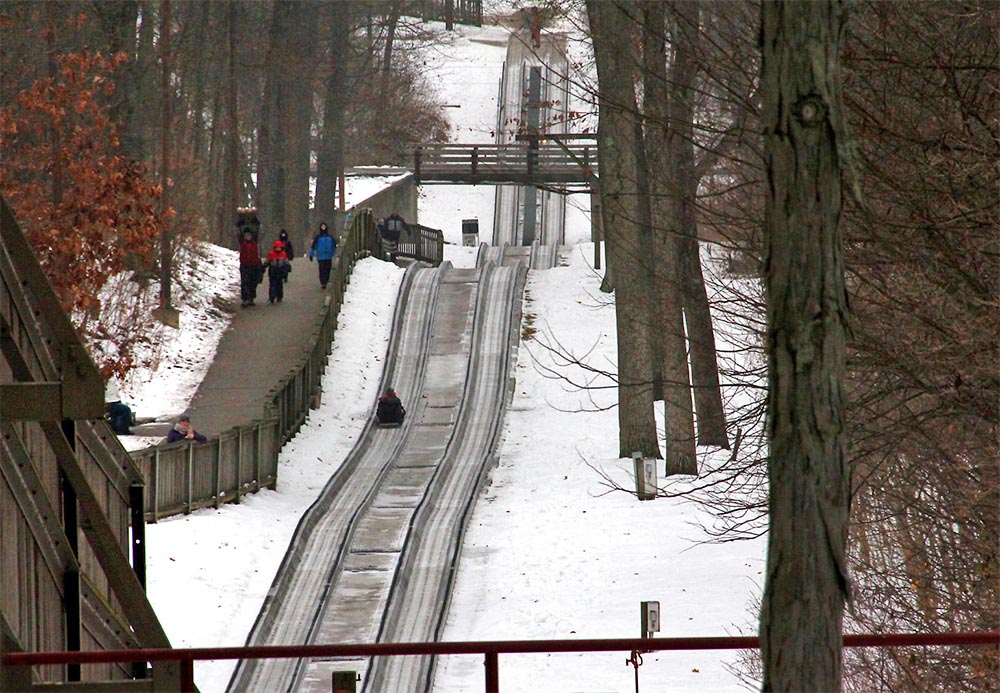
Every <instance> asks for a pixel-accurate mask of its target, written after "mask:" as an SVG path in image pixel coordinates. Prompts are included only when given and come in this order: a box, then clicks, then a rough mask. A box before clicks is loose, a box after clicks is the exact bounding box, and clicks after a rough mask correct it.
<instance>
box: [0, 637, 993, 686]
mask: <svg viewBox="0 0 1000 693" xmlns="http://www.w3.org/2000/svg"><path fill="white" fill-rule="evenodd" d="M933 645H938V646H942V645H943V646H968V645H993V646H995V647H996V646H1000V631H981V632H971V633H890V634H882V635H880V634H866V635H845V636H844V647H914V646H921V647H926V646H933ZM757 647H759V642H758V639H757V638H756V637H754V636H743V637H719V638H618V639H610V640H496V641H479V642H430V643H427V642H419V643H377V644H370V645H300V646H292V645H289V646H271V647H201V648H189V649H170V648H156V649H147V650H105V651H103V652H7V653H4V654H3V655H2V657H0V665H2V666H4V667H24V666H35V665H40V664H96V663H107V662H124V663H127V662H135V661H139V662H178V663H179V665H180V681H179V685H178V689H179V690H180V691H181V692H182V693H189V692H192V691H194V690H195V687H194V663H195V662H196V661H206V660H218V659H282V658H289V657H295V658H298V657H305V658H309V657H376V656H399V655H456V654H480V655H483V656H484V659H485V664H486V689H485V690H486V693H499V690H500V684H499V680H500V677H499V655H501V654H531V653H543V652H632V651H641V652H655V651H667V650H741V649H755V648H757Z"/></svg>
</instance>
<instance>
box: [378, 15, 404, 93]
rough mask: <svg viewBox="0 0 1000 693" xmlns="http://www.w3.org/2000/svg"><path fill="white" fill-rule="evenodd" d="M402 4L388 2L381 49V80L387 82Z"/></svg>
mask: <svg viewBox="0 0 1000 693" xmlns="http://www.w3.org/2000/svg"><path fill="white" fill-rule="evenodd" d="M402 4H403V3H402V2H401V0H392V2H390V3H389V16H388V21H387V22H386V29H385V48H384V50H383V51H382V80H383V82H387V81H388V79H389V75H390V74H392V50H393V48H394V47H395V44H396V25H397V24H398V23H399V15H400V13H401V12H402V11H403V10H402ZM386 86H388V84H386ZM388 96H389V94H388V93H385V94H383V97H386V98H387V97H388Z"/></svg>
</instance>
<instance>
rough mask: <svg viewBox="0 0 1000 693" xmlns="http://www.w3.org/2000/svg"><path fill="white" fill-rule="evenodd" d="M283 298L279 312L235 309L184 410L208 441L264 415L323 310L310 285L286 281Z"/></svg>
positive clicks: (318, 294)
mask: <svg viewBox="0 0 1000 693" xmlns="http://www.w3.org/2000/svg"><path fill="white" fill-rule="evenodd" d="M283 296H284V301H283V302H282V304H281V306H282V308H281V310H241V311H238V312H237V313H236V314H235V315H234V316H233V319H232V321H231V322H230V323H229V327H228V328H227V329H226V331H225V333H224V334H223V336H222V339H221V340H220V341H219V346H218V349H217V350H216V353H215V358H214V360H213V361H212V364H211V365H210V366H209V368H208V371H207V372H206V373H205V377H204V378H203V379H202V382H201V385H200V386H199V387H198V390H197V392H196V393H195V394H194V396H193V397H192V398H191V401H190V403H189V404H188V406H187V413H188V414H189V415H190V416H191V419H192V420H193V421H197V422H198V432H199V433H204V434H205V435H208V436H210V437H211V436H214V435H218V434H219V433H222V432H223V431H227V430H229V429H231V428H233V427H234V426H242V425H245V424H247V423H249V422H251V421H255V420H258V419H262V418H265V417H266V416H268V412H267V411H265V405H264V402H265V400H266V398H267V395H268V393H269V392H270V390H271V389H272V388H273V387H274V386H275V384H276V383H278V382H280V381H281V379H282V378H283V377H284V375H285V371H284V368H285V365H284V364H288V368H289V371H290V369H291V364H294V363H296V361H297V360H298V359H300V358H301V356H302V354H303V353H305V351H306V349H308V347H309V345H310V344H311V343H312V339H313V329H312V328H313V326H314V325H315V324H316V323H317V320H319V319H320V316H322V315H323V314H324V313H325V312H326V306H325V305H324V300H325V299H326V298H327V294H326V293H325V292H321V291H316V289H315V286H314V285H313V284H312V283H311V282H304V281H296V282H288V283H287V284H285V286H284V287H283ZM276 364H278V365H280V366H281V368H277V367H276Z"/></svg>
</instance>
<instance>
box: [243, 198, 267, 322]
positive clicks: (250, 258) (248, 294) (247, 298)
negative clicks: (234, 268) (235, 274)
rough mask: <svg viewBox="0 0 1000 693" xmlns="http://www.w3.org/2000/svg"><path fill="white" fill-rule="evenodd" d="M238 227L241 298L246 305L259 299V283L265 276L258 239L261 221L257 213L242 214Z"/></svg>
mask: <svg viewBox="0 0 1000 693" xmlns="http://www.w3.org/2000/svg"><path fill="white" fill-rule="evenodd" d="M236 228H237V232H238V233H239V238H238V243H239V248H240V299H241V301H242V303H241V305H242V306H243V307H246V306H252V305H254V302H255V301H256V300H257V285H258V284H259V283H260V282H261V280H262V279H263V278H264V275H263V274H262V271H263V268H262V266H261V262H260V246H259V245H258V241H257V239H258V238H259V237H260V221H258V219H257V215H256V214H254V215H253V216H252V217H249V218H244V215H242V214H241V215H240V220H239V221H238V222H236Z"/></svg>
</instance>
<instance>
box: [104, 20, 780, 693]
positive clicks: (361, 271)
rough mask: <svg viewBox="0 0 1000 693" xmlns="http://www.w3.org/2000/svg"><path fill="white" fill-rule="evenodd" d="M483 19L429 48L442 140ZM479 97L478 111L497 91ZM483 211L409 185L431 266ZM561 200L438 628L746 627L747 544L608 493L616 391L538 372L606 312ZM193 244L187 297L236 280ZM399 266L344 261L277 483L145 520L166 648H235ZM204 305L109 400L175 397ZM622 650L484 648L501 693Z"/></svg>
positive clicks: (601, 362) (607, 356)
mask: <svg viewBox="0 0 1000 693" xmlns="http://www.w3.org/2000/svg"><path fill="white" fill-rule="evenodd" d="M501 31H502V30H500V29H496V28H486V29H481V30H476V29H462V30H461V34H462V36H463V37H462V38H459V39H458V40H457V41H456V42H455V43H454V44H453V45H452V46H450V47H449V48H448V49H447V51H448V52H447V53H445V52H443V50H442V51H439V54H438V55H437V57H436V58H435V59H436V60H438V61H439V64H438V65H437V68H436V69H440V70H442V71H447V70H451V71H452V72H453V73H454V74H456V75H459V76H461V75H466V77H465V78H464V79H462V80H459V81H456V80H455V79H454V78H452V79H442V80H441V81H440V82H439V84H440V85H441V87H442V92H443V93H442V99H443V100H444V101H445V102H446V103H461V104H462V108H460V109H448V113H449V115H451V116H452V117H453V118H454V119H456V121H457V122H456V133H455V134H456V138H457V139H466V140H468V139H469V133H470V132H476V131H478V130H481V129H482V128H483V127H485V128H487V129H488V128H489V127H492V120H486V121H483V118H486V117H487V115H484V114H485V113H486V110H488V109H485V108H483V109H481V110H483V112H482V113H479V112H478V111H477V110H476V108H473V107H472V105H473V104H476V105H477V108H479V106H478V105H479V104H481V102H482V101H483V100H485V101H487V102H489V99H490V98H495V94H496V87H497V80H498V79H499V74H500V69H501V66H502V62H503V57H504V50H503V47H502V45H498V44H499V43H500V42H499V41H497V40H495V39H496V38H497V36H499V35H500V34H499V33H498V32H501ZM484 37H485V38H486V39H487V40H482V39H483V38H484ZM491 68H492V70H494V76H493V77H492V78H490V76H489V69H491ZM462 70H466V71H467V72H462ZM449 88H450V89H451V92H449V91H448V89H449ZM467 103H468V104H470V106H469V108H468V109H466V104H467ZM488 105H490V108H492V109H495V102H492V103H491V104H488ZM493 112H494V113H495V110H494V111H493ZM484 122H485V125H484ZM492 204H493V190H492V188H490V187H488V186H479V187H472V186H469V187H464V188H463V187H453V186H426V187H425V188H424V189H423V190H421V194H420V199H419V205H420V215H419V216H420V218H419V221H420V222H421V223H422V224H425V225H428V226H432V227H437V228H441V229H443V230H444V231H445V235H446V239H447V240H448V241H449V245H447V246H446V258H447V259H449V260H451V261H452V262H453V263H454V264H455V265H456V266H471V265H472V264H473V263H474V261H475V249H474V248H464V247H462V246H461V245H460V242H461V220H462V219H463V218H472V217H476V218H479V219H480V228H481V229H483V228H489V224H491V223H492ZM570 208H571V212H570V214H569V219H568V226H567V242H568V243H569V244H570V245H567V246H566V247H565V248H563V251H562V253H561V262H560V265H559V266H558V267H556V268H554V269H551V270H546V271H540V272H532V273H531V274H530V275H529V278H528V282H527V288H526V292H525V296H524V304H523V311H524V315H525V320H526V321H528V320H530V321H531V322H530V324H531V326H532V328H533V329H534V330H537V332H536V333H535V334H534V335H533V336H531V338H529V339H526V340H524V341H523V342H522V344H521V347H520V349H519V354H518V359H517V366H516V381H517V387H516V391H515V394H514V398H513V401H512V403H511V406H510V410H509V412H508V417H507V420H506V424H505V427H504V433H503V440H502V446H501V450H500V462H499V465H498V466H497V468H495V469H494V470H493V472H492V475H491V479H492V483H491V485H490V486H489V487H488V488H487V489H486V490H485V491H484V492H483V495H482V497H481V498H480V500H479V502H478V504H477V506H476V509H475V512H474V514H473V516H472V519H471V522H470V526H469V531H468V534H467V538H466V542H465V547H464V549H463V555H462V561H461V565H460V568H459V573H458V578H457V583H456V588H455V593H454V597H453V600H452V605H451V612H450V615H449V617H448V621H447V626H446V629H445V632H444V639H445V640H450V641H457V640H496V639H550V638H619V637H638V636H639V635H640V633H639V630H640V621H639V603H640V602H641V601H644V600H658V601H659V602H660V604H661V609H662V630H661V632H660V635H661V636H664V637H665V636H684V635H691V636H720V635H727V634H752V633H754V632H756V624H755V619H756V615H755V613H754V612H753V609H752V604H753V602H754V599H755V598H756V596H757V595H758V594H759V592H760V586H761V584H762V582H763V578H762V571H763V566H764V553H765V543H764V541H763V540H756V541H753V542H739V543H732V544H722V545H720V544H707V543H704V540H705V539H706V537H705V536H703V535H702V534H701V533H700V531H699V529H698V525H699V523H701V522H706V523H710V521H709V519H708V518H707V516H706V515H705V514H704V511H702V510H700V509H699V508H698V507H697V506H694V505H692V504H690V503H684V502H682V501H679V500H667V499H657V500H654V501H647V502H639V501H638V500H636V498H635V497H634V496H633V495H630V494H627V493H623V492H611V493H609V492H608V487H607V481H606V479H605V475H607V476H608V477H610V478H611V479H612V480H613V481H615V482H616V483H617V484H618V485H620V486H623V487H625V488H629V487H631V486H633V482H632V474H631V461H630V460H622V459H618V458H617V452H618V443H617V435H618V433H617V411H616V410H615V409H614V408H613V406H612V405H613V404H614V402H615V397H616V395H615V390H614V389H613V388H610V389H605V390H594V391H590V392H582V391H579V390H577V389H575V388H573V387H570V386H569V385H568V384H567V382H566V381H564V380H562V379H554V378H550V377H546V375H545V370H546V369H545V368H543V367H542V366H543V365H547V366H550V367H553V368H556V371H557V372H558V373H560V374H564V375H566V376H567V377H568V378H570V379H574V380H583V379H585V378H586V375H585V374H584V373H583V372H582V371H581V370H580V368H579V367H578V366H570V365H565V364H561V363H556V362H554V361H553V360H552V357H551V356H550V352H548V351H547V350H546V349H544V348H542V344H545V343H548V344H555V343H557V342H558V344H559V345H561V347H562V348H563V349H564V350H566V351H568V352H570V353H573V354H575V355H577V356H579V357H581V358H584V357H585V358H586V361H587V362H588V363H589V364H591V365H593V366H595V367H597V368H611V369H613V366H614V363H615V361H616V342H615V331H614V307H613V305H612V304H610V303H609V301H608V297H607V296H606V295H604V294H600V293H599V291H598V287H599V284H600V272H595V271H594V270H593V268H592V265H591V263H592V260H593V246H592V245H591V244H590V243H589V242H587V239H588V238H589V219H588V216H587V208H586V200H585V199H584V200H582V201H578V200H576V198H571V200H570ZM486 220H490V221H488V222H487V221H486ZM209 256H211V257H214V258H215V259H214V260H213V262H216V263H218V264H219V265H220V267H221V268H223V269H224V271H220V272H205V273H204V275H203V280H202V282H201V283H200V285H199V286H198V287H197V292H198V293H201V292H204V293H205V294H206V295H208V296H213V295H219V296H225V295H228V294H232V293H234V291H235V287H234V286H233V285H232V280H231V277H233V276H236V275H237V272H236V271H235V269H234V267H235V264H236V262H237V261H236V257H235V253H232V252H231V251H223V250H220V249H214V250H213V251H212V252H211V253H210V254H209ZM227 263H228V264H227ZM401 276H402V270H400V269H399V268H397V267H395V266H392V265H389V264H386V263H383V262H380V261H377V260H374V259H365V260H362V261H361V262H360V263H359V264H358V265H357V268H356V270H355V273H354V276H353V278H352V281H351V284H350V289H349V291H348V292H347V297H346V301H345V304H344V307H343V309H342V313H341V319H340V320H339V328H338V331H337V334H336V338H335V343H334V348H333V351H332V353H331V355H330V362H329V366H328V369H327V372H326V376H325V377H326V378H327V379H329V380H330V382H331V383H332V382H335V383H336V391H337V392H338V393H339V394H340V396H339V397H338V398H337V399H336V400H334V399H333V398H326V401H324V402H323V405H322V406H321V407H320V408H319V409H318V410H315V411H313V412H312V413H311V414H310V416H309V419H308V420H307V422H306V424H305V426H304V427H303V428H302V430H301V431H300V433H299V434H298V435H297V436H296V437H295V438H294V439H293V440H292V441H291V442H289V443H288V444H287V445H286V446H285V448H284V449H283V450H282V452H281V456H280V466H279V472H278V488H277V490H276V491H267V490H265V491H262V492H260V493H258V494H256V495H253V496H250V497H247V498H245V499H244V501H243V503H242V504H241V505H229V506H226V507H224V508H221V509H219V510H212V509H207V510H202V511H198V512H196V513H193V514H191V515H188V516H178V517H174V518H171V519H168V520H164V521H161V522H159V523H158V524H155V525H150V526H149V527H148V530H147V538H148V547H147V558H148V565H147V569H148V585H149V597H150V600H151V601H152V603H153V606H154V608H155V609H156V611H157V614H158V615H159V617H160V619H161V621H162V623H163V625H164V627H165V629H166V631H167V634H168V636H169V637H170V640H171V642H172V644H173V645H174V646H175V647H228V646H238V645H242V644H243V643H244V641H245V638H246V636H247V633H248V632H249V629H250V627H251V625H252V623H253V621H254V619H255V617H256V614H257V611H258V609H259V607H260V605H261V602H262V601H263V599H264V596H265V595H266V593H267V590H268V588H269V587H270V584H271V580H272V579H273V577H274V573H275V570H276V569H277V567H278V565H279V563H280V561H281V559H282V556H283V555H284V551H285V548H286V547H287V545H288V542H289V540H290V538H291V535H292V532H293V530H294V528H295V526H296V523H297V522H298V519H299V517H301V515H302V513H303V512H304V511H305V510H306V509H307V508H308V506H309V505H310V503H311V502H312V501H313V499H315V497H316V495H317V494H318V493H319V491H320V489H321V488H322V487H323V485H324V483H325V482H326V480H327V479H328V478H329V476H330V474H331V473H333V471H335V470H336V468H337V467H338V466H339V464H340V463H341V461H342V460H343V459H344V457H345V456H346V455H347V453H348V452H349V450H350V449H351V447H352V445H353V443H354V440H355V439H356V438H357V436H358V435H359V434H360V432H361V430H362V428H363V426H364V421H365V419H366V417H367V416H368V415H369V413H370V410H371V405H372V402H373V401H374V399H375V396H376V389H377V387H378V383H379V378H380V374H381V368H382V364H383V363H384V355H385V351H386V346H387V343H388V338H389V327H390V322H391V317H392V310H393V304H394V302H395V297H396V290H397V288H398V285H399V282H400V280H401ZM211 305H212V302H211V301H210V300H204V301H199V300H195V298H194V297H193V296H192V297H191V298H190V300H188V301H187V304H186V311H185V314H183V317H182V323H181V329H180V330H179V331H177V332H176V333H174V334H171V335H170V337H171V338H172V339H167V340H165V341H164V343H165V344H169V345H170V346H169V347H168V348H166V349H165V350H164V352H163V353H162V354H161V363H160V366H159V368H158V369H157V370H156V371H154V372H148V373H144V374H141V376H140V377H137V378H133V379H131V380H130V381H129V382H128V383H126V384H124V387H123V394H124V396H125V399H126V400H127V401H132V402H141V403H142V414H143V415H148V416H155V415H157V414H163V415H169V414H172V413H176V412H179V411H182V410H183V409H184V408H185V407H186V406H187V402H188V401H189V399H190V397H191V396H192V395H193V393H194V388H195V387H196V386H197V383H196V382H189V381H188V380H184V381H181V380H178V379H176V378H171V377H164V375H165V374H170V373H171V372H176V369H177V368H178V367H181V366H183V367H184V368H186V369H188V370H191V371H193V372H201V373H204V371H205V369H207V366H208V364H209V363H210V359H211V354H212V353H213V351H214V345H216V344H217V343H218V339H219V338H220V336H221V334H222V331H223V330H224V328H225V320H222V319H217V318H216V319H212V320H207V319H202V318H199V315H198V314H197V311H198V310H199V309H200V308H199V306H211ZM209 309H210V308H205V310H209ZM188 316H189V317H190V320H188V319H187V317H188ZM526 324H528V323H526ZM199 369H200V371H199ZM594 384H595V385H607V384H608V383H607V382H600V381H599V382H596V383H594ZM325 389H327V391H333V388H332V387H331V388H325ZM401 395H402V396H403V398H404V403H405V398H406V393H401ZM595 405H596V406H595ZM607 407H611V408H607ZM123 440H127V439H123ZM703 452H706V453H709V452H710V451H708V450H703ZM662 471H663V470H662V463H661V466H660V474H662ZM626 656H627V653H613V654H603V653H596V654H579V655H568V654H562V655H531V656H522V655H517V656H515V655H506V656H501V658H500V682H501V689H502V690H505V691H525V690H538V691H621V692H625V691H632V690H634V688H635V679H634V672H633V669H632V667H631V666H630V665H627V664H626V661H625V659H626ZM734 659H735V653H733V652H725V651H723V652H713V651H706V652H693V653H685V652H676V653H653V654H648V655H646V656H645V658H644V664H643V666H642V667H641V668H640V670H639V680H640V684H641V690H642V691H646V692H650V691H654V692H655V691H671V692H676V691H712V692H715V691H727V690H730V691H733V690H743V688H742V687H741V685H740V684H739V682H738V680H737V679H736V677H735V676H733V675H732V674H731V673H729V672H728V671H727V668H726V667H727V662H732V661H734ZM232 667H233V664H232V663H231V662H213V663H207V664H201V665H197V666H196V669H195V679H196V682H197V684H198V686H199V687H200V689H201V690H202V691H204V692H205V693H212V692H213V691H221V690H224V688H225V686H226V684H227V682H228V679H229V675H230V673H231V671H232ZM435 690H438V691H442V692H445V691H447V692H454V691H470V692H473V691H481V690H483V664H482V659H481V657H479V656H455V657H449V658H442V660H441V662H440V667H439V675H438V678H437V680H436V685H435Z"/></svg>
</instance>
